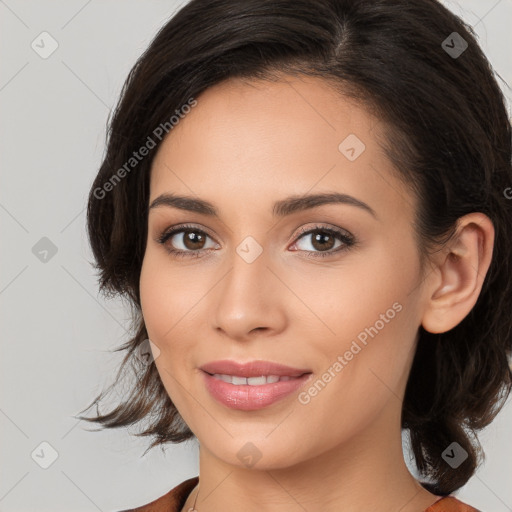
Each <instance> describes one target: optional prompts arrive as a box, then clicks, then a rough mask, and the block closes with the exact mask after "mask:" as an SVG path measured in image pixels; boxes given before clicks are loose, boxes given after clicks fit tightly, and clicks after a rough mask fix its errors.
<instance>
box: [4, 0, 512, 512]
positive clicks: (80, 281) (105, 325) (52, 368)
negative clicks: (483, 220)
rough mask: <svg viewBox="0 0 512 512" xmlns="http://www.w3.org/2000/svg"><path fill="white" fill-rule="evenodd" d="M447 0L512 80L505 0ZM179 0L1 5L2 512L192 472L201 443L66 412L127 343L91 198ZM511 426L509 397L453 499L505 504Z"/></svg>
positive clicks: (94, 496) (156, 487)
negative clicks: (101, 263) (149, 51)
mask: <svg viewBox="0 0 512 512" xmlns="http://www.w3.org/2000/svg"><path fill="white" fill-rule="evenodd" d="M444 3H445V4H446V5H447V7H449V8H450V9H451V10H453V11H454V12H455V13H457V14H459V15H460V16H462V17H463V18H464V19H465V20H467V21H468V22H469V23H470V24H471V25H472V26H474V27H475V30H476V31H477V33H478V36H479V41H480V44H481V46H482V47H483V49H484V51H485V52H486V54H487V55H488V57H489V59H490V61H491V63H492V64H493V66H494V67H495V69H496V70H497V72H498V73H500V75H501V76H502V77H503V79H504V80H506V81H507V82H508V83H509V84H512V63H511V61H510V50H511V48H512V33H511V30H510V28H511V27H512V0H472V1H469V0H460V1H457V2H456V1H446V2H444ZM178 5H179V4H178V3H177V2H173V1H163V0H159V1H157V0H151V1H148V0H146V1H144V2H143V1H141V0H139V1H134V0H130V1H128V0H124V1H122V2H121V1H120V0H119V1H113V0H101V1H100V0H89V1H84V0H73V1H70V0H67V1H64V0H60V1H52V2H50V1H40V0H39V1H35V0H30V1H29V0H24V1H22V0H5V1H2V0H0V37H1V45H0V52H1V60H0V61H1V68H0V104H1V109H2V110H1V113H2V115H1V117H0V130H1V134H0V154H1V163H2V165H1V179H2V186H1V187H0V222H1V224H0V229H1V233H0V239H1V240H2V264H1V266H0V306H1V311H2V316H1V319H2V323H1V342H2V347H1V350H2V357H1V359H0V365H1V366H0V375H1V387H0V389H1V394H0V430H1V432H2V436H1V441H0V442H1V450H2V451H1V459H0V460H1V475H0V510H1V511H2V512H11V511H12V512H14V511H16V512H19V511H24V512H28V511H37V512H47V511H48V512H49V511H52V512H60V511H70V510H73V511H74V512H86V511H96V510H100V511H104V512H107V511H116V510H121V509H124V508H129V507H133V506H136V505H140V504H143V503H147V502H149V501H152V500H153V499H155V498H157V497H159V496H161V495H162V494H164V493H166V492H167V491H168V490H169V489H171V488H172V487H173V486H175V485H177V484H178V483H180V482H181V481H183V480H184V479H186V478H190V477H192V476H195V475H197V474H198V460H197V456H198V451H197V450H198V448H197V442H196V441H189V442H187V443H183V444H181V445H169V447H168V448H167V449H166V453H165V454H162V453H161V452H160V451H159V450H158V449H155V450H152V451H151V452H149V453H148V454H147V455H146V457H145V458H141V455H142V453H143V451H144V449H145V448H146V447H147V444H148V440H147V439H141V438H137V437H135V436H132V435H130V434H129V433H128V432H126V431H125V430H123V429H120V430H112V431H104V432H88V431H87V430H85V429H84V427H85V428H94V425H92V424H89V423H86V422H83V421H77V420H76V419H74V418H73V415H75V414H78V412H79V411H80V410H81V409H82V408H84V407H85V406H86V405H88V404H89V402H90V400H91V399H92V398H93V397H94V396H96V394H97V393H98V392H99V391H100V390H101V389H104V388H105V387H106V386H107V385H108V384H110V383H111V382H112V379H113V377H114V374H115V370H116V369H117V366H118V364H119V362H120V360H121V355H119V354H110V353H109V351H110V350H111V349H113V348H114V347H116V346H118V345H119V344H120V343H121V342H123V341H125V339H126V338H125V337H124V335H125V332H126V328H127V326H128V314H129V310H128V308H127V307H126V305H123V304H122V303H121V302H120V301H117V300H110V301H107V300H105V299H103V298H102V297H99V296H98V293H97V283H96V279H95V276H94V272H93V269H92V268H91V267H90V265H89V263H88V261H92V254H91V251H90V248H89V245H88V241H87V238H86V234H85V205H86V197H87V193H88V191H89V188H90V186H91V183H92V180H93V178H94V176H95V173H96V171H97V169H98V167H99V164H100V162H101V157H102V155H103V151H104V137H105V123H106V120H107V115H108V113H109V111H110V109H111V108H112V107H113V105H114V104H115V101H116V100H117V98H118V95H119V92H120V89H121V86H122V83H123V81H124V79H125V77H126V75H127V73H128V71H129V70H130V68H131V67H132V66H133V64H134V63H135V60H136V58H137V57H138V56H139V55H140V54H141V53H142V51H143V50H144V49H145V48H146V47H147V45H148V44H149V42H150V40H151V39H152V37H153V36H154V35H155V33H156V31H157V30H158V29H159V28H160V27H161V26H162V25H163V24H164V22H165V20H167V19H168V18H169V17H170V16H171V15H172V14H173V13H174V12H175V10H176V9H177V8H178ZM44 31H47V32H48V33H49V34H51V37H52V38H53V39H55V40H56V41H57V43H58V48H57V50H56V51H55V52H54V53H53V54H52V55H50V56H49V57H48V58H46V59H43V58H41V56H40V55H39V54H38V53H36V51H35V50H34V49H33V48H32V47H31V44H32V42H33V41H34V40H35V43H34V44H37V43H38V41H40V39H41V38H40V37H39V35H40V34H41V33H42V32H44ZM45 37H48V36H45ZM50 42H51V41H50V39H45V49H46V50H48V49H49V48H50ZM39 45H40V46H42V44H41V43H39ZM39 51H43V49H42V48H41V49H40V50H39ZM500 83H501V82H500ZM502 86H503V89H504V92H505V93H506V94H507V97H508V101H509V102H510V99H511V93H510V90H509V89H506V87H505V86H504V85H503V84H502ZM509 104H510V103H509ZM509 111H510V110H509ZM43 237H47V238H48V239H49V240H50V241H51V244H53V246H54V247H55V248H56V250H57V252H56V254H54V255H52V252H51V248H50V249H49V250H50V252H49V253H48V254H47V256H46V260H47V261H46V262H43V261H41V260H40V258H41V257H44V254H43V253H39V256H38V257H36V254H34V252H36V253H37V252H38V250H39V251H41V250H42V249H44V248H47V249H48V246H49V242H48V241H47V240H43V241H41V239H42V238H43ZM36 244H39V245H36ZM34 246H36V249H38V250H36V249H34V250H33V248H34ZM41 247H42V249H41ZM504 314H510V313H509V312H504ZM105 405H107V404H105ZM102 410H104V409H102ZM91 413H92V412H91ZM511 426H512V405H511V402H510V399H509V401H508V404H507V406H506V407H505V408H504V409H503V411H502V412H501V414H500V415H499V416H498V418H497V419H496V420H495V422H494V423H493V424H492V425H491V426H490V427H488V428H487V429H486V430H484V431H483V432H482V433H481V434H480V440H481V442H482V445H483V447H484V449H485V452H486V462H485V464H484V465H483V466H481V467H480V469H479V470H478V472H477V474H476V475H475V476H474V477H473V478H472V479H471V480H470V482H469V483H468V484H467V485H466V486H465V487H463V488H462V489H461V490H460V491H459V493H458V497H459V498H460V499H462V500H463V501H467V502H468V503H470V504H472V505H473V506H476V507H477V508H479V509H481V510H482V511H483V512H506V511H511V510H512V486H511V485H510V483H511V476H512V462H511V459H512V440H511V437H510V433H511V432H512V429H511ZM136 431H138V430H136ZM406 441H407V440H406V439H404V448H405V449H407V444H406ZM43 442H46V443H49V444H50V445H51V447H53V450H55V451H56V455H57V458H56V460H55V461H54V462H53V463H52V464H51V465H50V466H49V467H48V468H47V469H43V468H42V467H41V466H40V465H41V464H45V463H46V464H48V463H50V462H51V459H50V456H51V453H52V451H51V450H52V449H51V448H48V447H47V446H46V445H43V446H42V447H41V446H40V445H41V443H43ZM36 461H37V462H36Z"/></svg>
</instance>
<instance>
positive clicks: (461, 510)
mask: <svg viewBox="0 0 512 512" xmlns="http://www.w3.org/2000/svg"><path fill="white" fill-rule="evenodd" d="M425 512H482V511H480V510H477V509H476V508H473V507H472V506H471V505H468V504H467V503H464V502H462V501H460V500H458V499H457V498H456V497H455V496H445V497H444V498H441V499H440V500H439V501H436V502H435V503H434V504H433V505H431V506H430V507H428V508H427V510H425Z"/></svg>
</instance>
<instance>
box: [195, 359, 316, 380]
mask: <svg viewBox="0 0 512 512" xmlns="http://www.w3.org/2000/svg"><path fill="white" fill-rule="evenodd" d="M200 369H201V370H203V371H205V372H207V373H210V374H212V375H213V374H215V373H217V374H223V375H234V376H237V377H259V376H261V375H265V376H268V375H277V376H279V377H285V376H289V377H300V376H301V375H303V374H304V373H311V370H309V369H307V368H305V369H301V368H292V367H291V366H286V365H284V364H278V363H273V362H272V361H249V362H247V363H237V362H236V361H231V360H229V359H224V360H222V361H211V362H209V363H206V364H203V365H202V366H200Z"/></svg>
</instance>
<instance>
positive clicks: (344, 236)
mask: <svg viewBox="0 0 512 512" xmlns="http://www.w3.org/2000/svg"><path fill="white" fill-rule="evenodd" d="M184 231H193V232H194V233H199V234H201V235H205V236H207V237H209V238H211V237H210V235H208V233H206V232H205V231H203V230H201V229H198V228H197V227H196V226H194V225H191V224H182V225H179V226H176V227H174V228H172V229H170V230H166V231H164V232H163V233H162V234H161V235H160V236H159V237H158V238H157V242H158V243H160V244H162V245H164V246H165V249H166V250H167V252H168V253H169V254H171V255H172V256H173V257H177V258H200V257H202V256H200V254H201V252H203V251H211V250H212V249H198V250H196V251H192V250H189V251H183V250H181V249H171V248H169V247H168V246H167V245H166V242H167V240H169V238H171V237H172V236H173V235H175V234H177V233H182V232H184ZM316 231H320V232H323V233H329V234H330V235H333V236H334V237H336V238H337V239H338V240H340V241H341V242H343V244H344V245H343V246H342V247H341V248H340V247H338V248H337V249H335V250H330V251H303V252H306V253H309V254H310V256H306V257H307V258H325V257H328V256H332V255H333V254H337V253H338V252H343V251H346V250H348V249H349V248H350V247H352V246H353V245H355V243H356V239H355V237H354V236H353V235H350V234H348V232H344V231H341V230H337V229H333V228H328V227H323V226H315V227H314V228H302V229H301V230H300V231H299V233H298V235H297V238H296V240H297V241H298V240H299V239H301V238H305V235H308V234H311V233H314V232H316ZM298 250H300V249H298ZM311 254H312V255H311Z"/></svg>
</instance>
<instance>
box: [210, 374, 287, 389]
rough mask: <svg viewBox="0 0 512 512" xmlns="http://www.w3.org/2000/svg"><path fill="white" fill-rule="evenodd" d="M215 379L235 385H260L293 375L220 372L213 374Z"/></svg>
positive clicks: (282, 379)
mask: <svg viewBox="0 0 512 512" xmlns="http://www.w3.org/2000/svg"><path fill="white" fill-rule="evenodd" d="M213 377H215V378H216V379H219V380H223V381H224V382H227V383H229V384H234V385H235V386H240V385H249V386H261V385H263V384H273V383H274V382H277V381H286V380H290V379H292V378H293V377H288V376H283V377H280V376H278V375H268V376H265V375H261V376H260V377H247V378H246V377H237V376H236V375H225V374H220V373H215V374H214V375H213Z"/></svg>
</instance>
